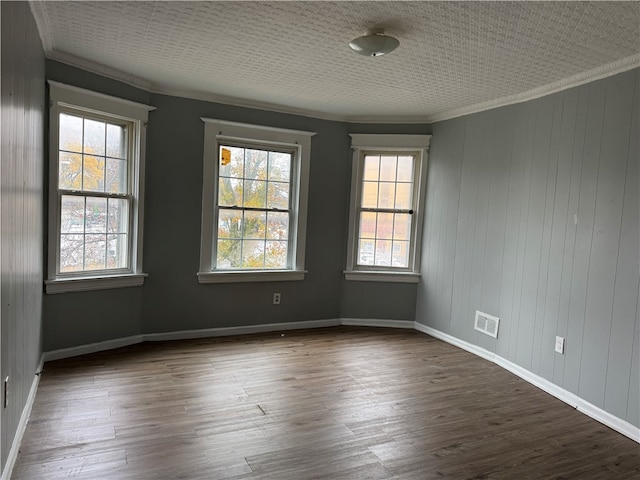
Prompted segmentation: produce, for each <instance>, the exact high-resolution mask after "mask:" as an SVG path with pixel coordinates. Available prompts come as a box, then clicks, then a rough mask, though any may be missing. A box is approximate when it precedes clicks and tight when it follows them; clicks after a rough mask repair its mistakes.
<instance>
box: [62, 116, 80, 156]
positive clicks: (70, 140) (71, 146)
mask: <svg viewBox="0 0 640 480" xmlns="http://www.w3.org/2000/svg"><path fill="white" fill-rule="evenodd" d="M58 138H59V145H58V148H59V149H60V150H67V151H71V152H78V153H81V152H82V118H80V117H75V116H73V115H68V114H66V113H61V114H60V136H59V137H58Z"/></svg>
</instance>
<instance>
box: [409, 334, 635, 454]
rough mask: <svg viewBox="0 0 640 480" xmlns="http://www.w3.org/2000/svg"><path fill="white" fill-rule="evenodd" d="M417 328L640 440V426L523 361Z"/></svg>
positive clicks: (617, 430)
mask: <svg viewBox="0 0 640 480" xmlns="http://www.w3.org/2000/svg"><path fill="white" fill-rule="evenodd" d="M415 329H416V330H418V331H420V332H422V333H426V334H427V335H430V336H432V337H435V338H438V339H440V340H442V341H444V342H447V343H450V344H451V345H454V346H456V347H459V348H461V349H463V350H466V351H467V352H470V353H473V354H474V355H478V356H479V357H482V358H484V359H485V360H489V361H490V362H493V363H495V364H496V365H498V366H500V367H502V368H504V369H505V370H508V371H510V372H511V373H513V374H514V375H517V376H518V377H520V378H522V379H523V380H525V381H527V382H528V383H530V384H532V385H534V386H536V387H538V388H539V389H541V390H543V391H545V392H547V393H548V394H550V395H553V396H554V397H556V398H557V399H559V400H562V401H563V402H565V403H566V404H568V405H570V406H572V407H574V408H575V409H577V410H578V411H579V412H581V413H583V414H585V415H587V416H588V417H591V418H593V419H594V420H597V421H598V422H600V423H602V424H603V425H606V426H607V427H610V428H612V429H613V430H615V431H616V432H619V433H621V434H623V435H625V436H626V437H629V438H630V439H631V440H634V441H636V442H638V443H640V427H636V426H635V425H632V424H631V423H629V422H627V421H626V420H623V419H621V418H619V417H616V416H615V415H612V414H611V413H609V412H606V411H604V410H603V409H602V408H600V407H597V406H595V405H593V404H591V403H589V402H587V401H586V400H584V399H583V398H581V397H579V396H578V395H576V394H574V393H571V392H569V391H568V390H565V389H564V388H562V387H559V386H558V385H556V384H555V383H552V382H550V381H549V380H547V379H545V378H543V377H541V376H539V375H536V374H535V373H532V372H530V371H529V370H527V369H525V368H523V367H521V366H519V365H516V364H515V363H513V362H511V361H510V360H507V359H505V358H502V357H500V356H499V355H496V354H495V353H493V352H490V351H489V350H486V349H484V348H482V347H478V346H476V345H473V344H471V343H469V342H467V341H465V340H460V339H459V338H456V337H454V336H452V335H449V334H447V333H444V332H441V331H439V330H436V329H435V328H431V327H428V326H426V325H423V324H421V323H418V322H415Z"/></svg>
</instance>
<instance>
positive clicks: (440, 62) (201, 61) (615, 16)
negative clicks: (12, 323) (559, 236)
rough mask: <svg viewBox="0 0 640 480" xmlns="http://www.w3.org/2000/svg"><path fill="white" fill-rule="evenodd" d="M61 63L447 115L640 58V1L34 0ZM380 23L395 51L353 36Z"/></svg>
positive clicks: (357, 108)
mask: <svg viewBox="0 0 640 480" xmlns="http://www.w3.org/2000/svg"><path fill="white" fill-rule="evenodd" d="M31 7H32V11H33V13H34V16H35V18H36V22H37V25H38V29H39V31H40V36H41V38H42V41H43V45H44V48H45V52H46V54H47V56H48V57H49V58H53V59H57V60H60V61H63V62H66V63H70V64H73V65H77V66H81V67H83V68H86V69H89V70H92V71H95V72H98V73H102V74H106V75H109V76H111V77H114V78H117V79H120V80H124V81H127V82H129V83H131V84H134V85H137V86H141V87H144V88H146V89H148V90H151V91H154V92H161V93H170V94H175V95H183V96H188V97H193V98H204V99H211V100H216V101H223V102H227V103H233V104H238V105H249V106H257V107H260V108H271V109H274V110H278V111H288V112H294V113H302V114H306V115H312V116H318V117H321V118H333V119H342V120H350V121H403V120H404V121H434V120H438V119H443V118H449V117H453V116H457V115H461V114H464V113H469V112H472V111H477V110H481V109H484V108H488V107H490V106H495V105H500V104H506V103H513V102H516V101H521V100H525V99H528V98H534V97H536V96H539V95H542V94H545V93H548V92H549V91H554V90H560V89H562V88H566V87H568V86H571V85H573V84H577V83H581V82H584V81H587V80H590V79H592V78H597V77H601V76H605V75H607V74H610V73H614V72H618V71H623V70H627V69H629V68H633V67H635V66H638V65H640V2H574V1H570V2H525V1H521V2H426V1H416V2H395V1H392V2H390V1H377V2H376V1H370V2H324V1H313V2H301V1H296V2H271V1H259V2H252V1H233V2H222V1H214V2H166V1H162V2H139V1H129V2H110V1H102V2H53V1H47V2H40V1H32V2H31ZM371 27H383V28H385V33H388V34H391V35H394V36H395V37H397V38H398V39H399V40H400V47H399V48H398V49H397V50H396V51H394V52H392V53H390V54H388V55H385V56H383V57H376V58H372V57H364V56H361V55H358V54H356V53H354V52H352V51H351V50H350V49H349V47H348V43H349V41H350V40H351V39H353V38H355V37H357V36H360V35H363V34H364V33H365V32H366V31H367V30H368V29H369V28H371Z"/></svg>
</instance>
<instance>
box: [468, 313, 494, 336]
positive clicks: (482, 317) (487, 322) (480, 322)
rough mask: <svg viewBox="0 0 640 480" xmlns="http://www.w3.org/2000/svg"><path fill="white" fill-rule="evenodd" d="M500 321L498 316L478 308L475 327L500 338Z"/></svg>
mask: <svg viewBox="0 0 640 480" xmlns="http://www.w3.org/2000/svg"><path fill="white" fill-rule="evenodd" d="M499 323H500V319H499V318H498V317H494V316H493V315H489V314H487V313H482V312H480V311H478V310H476V321H475V325H474V327H473V328H475V329H476V330H478V331H479V332H482V333H484V334H486V335H489V336H490V337H493V338H498V324H499Z"/></svg>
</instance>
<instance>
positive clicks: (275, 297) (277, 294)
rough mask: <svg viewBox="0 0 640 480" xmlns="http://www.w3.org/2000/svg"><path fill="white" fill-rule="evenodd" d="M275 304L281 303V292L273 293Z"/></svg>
mask: <svg viewBox="0 0 640 480" xmlns="http://www.w3.org/2000/svg"><path fill="white" fill-rule="evenodd" d="M273 304H274V305H280V294H279V293H274V294H273Z"/></svg>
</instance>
